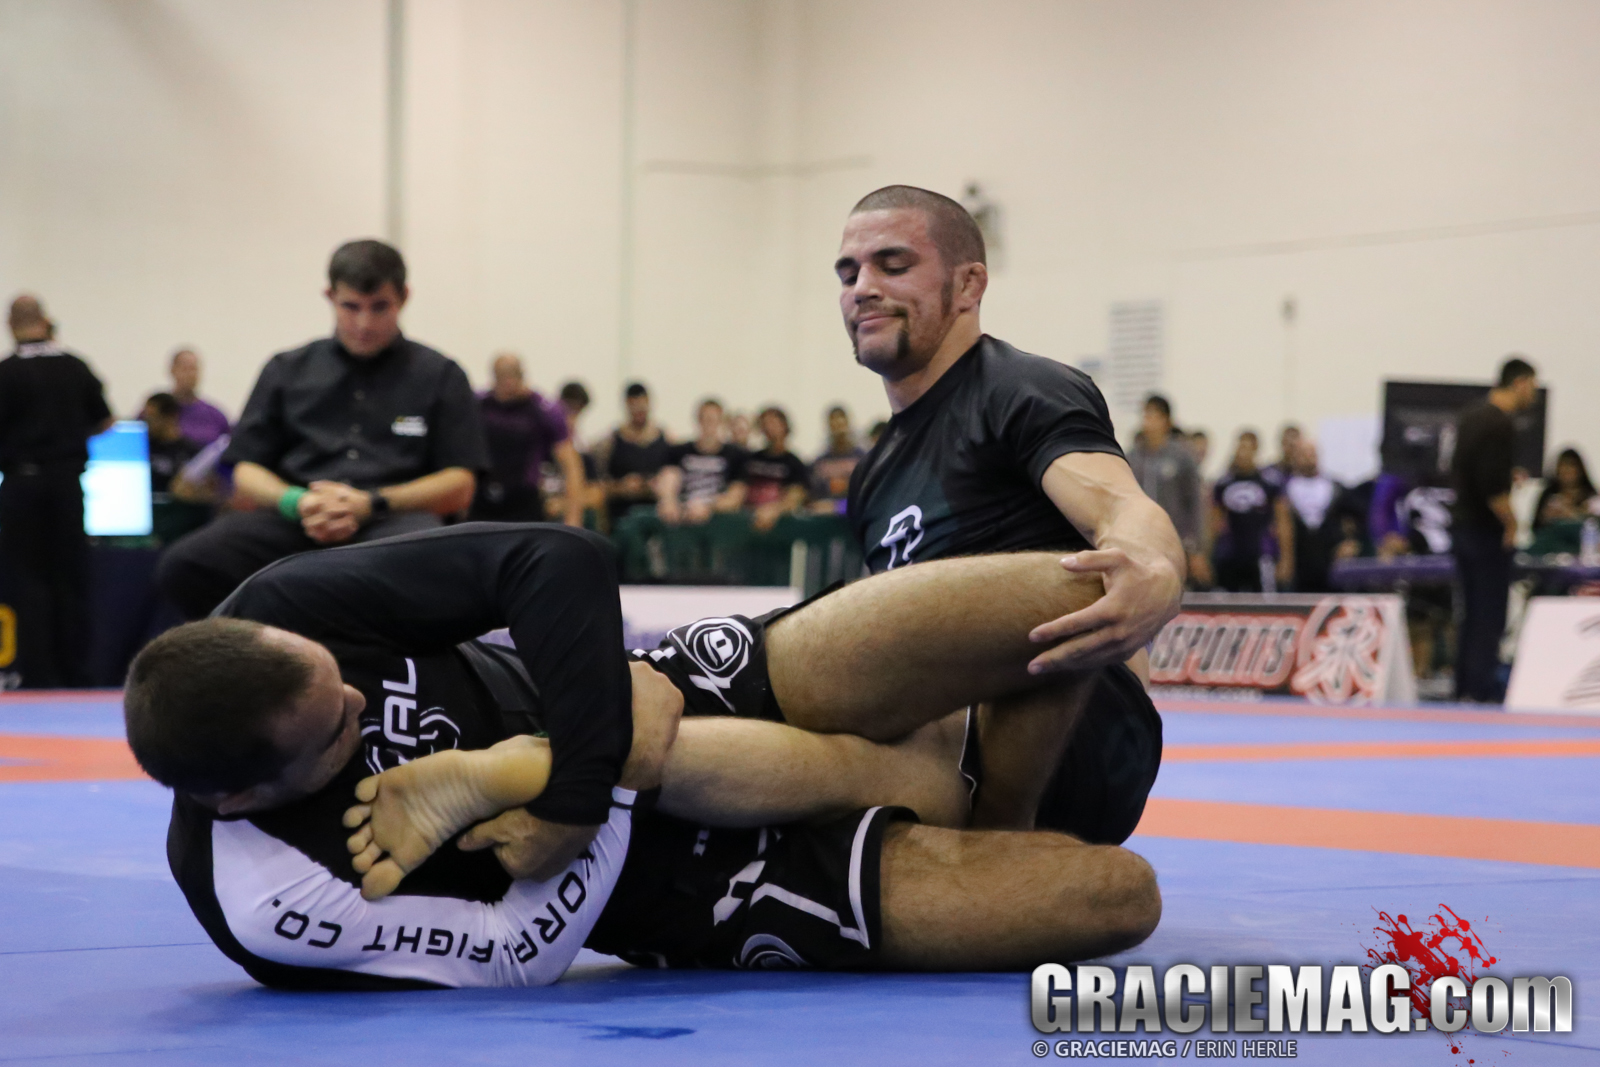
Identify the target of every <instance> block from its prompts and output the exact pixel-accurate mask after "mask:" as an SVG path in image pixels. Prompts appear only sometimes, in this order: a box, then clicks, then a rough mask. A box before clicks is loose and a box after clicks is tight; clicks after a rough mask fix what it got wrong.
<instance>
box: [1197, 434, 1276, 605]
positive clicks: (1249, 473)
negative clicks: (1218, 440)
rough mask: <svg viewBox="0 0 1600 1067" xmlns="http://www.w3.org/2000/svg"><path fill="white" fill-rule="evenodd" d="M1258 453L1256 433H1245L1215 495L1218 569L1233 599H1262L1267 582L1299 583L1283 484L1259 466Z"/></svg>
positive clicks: (1219, 581)
mask: <svg viewBox="0 0 1600 1067" xmlns="http://www.w3.org/2000/svg"><path fill="white" fill-rule="evenodd" d="M1258 447H1259V438H1257V437H1256V434H1255V431H1254V430H1244V431H1242V432H1240V434H1239V442H1238V444H1237V445H1235V446H1234V452H1233V463H1232V464H1230V465H1229V467H1228V470H1227V473H1225V474H1224V475H1223V476H1222V477H1221V478H1218V479H1217V483H1216V485H1215V486H1213V487H1212V490H1211V526H1212V530H1213V531H1214V533H1215V535H1216V539H1215V547H1214V548H1213V552H1214V553H1215V558H1214V560H1213V567H1214V569H1215V571H1216V577H1217V584H1218V585H1220V586H1221V587H1222V588H1224V589H1226V590H1228V591H1229V592H1232V593H1259V592H1261V591H1262V590H1263V589H1264V588H1265V587H1266V585H1267V581H1266V580H1267V579H1268V578H1274V579H1275V581H1276V585H1282V586H1283V587H1285V588H1287V587H1288V585H1289V580H1290V579H1291V578H1293V577H1294V518H1293V514H1292V513H1291V512H1290V510H1289V502H1288V499H1287V498H1286V497H1285V496H1284V495H1283V484H1284V483H1283V482H1281V481H1278V480H1276V479H1274V478H1272V477H1269V476H1268V474H1267V472H1266V471H1264V470H1262V469H1261V468H1259V467H1257V466H1256V449H1257V448H1258ZM1274 559H1276V564H1274V563H1273V560H1274ZM1276 585H1275V586H1274V588H1273V589H1272V590H1270V591H1272V592H1276V591H1277V589H1276Z"/></svg>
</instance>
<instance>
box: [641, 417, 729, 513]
mask: <svg viewBox="0 0 1600 1067" xmlns="http://www.w3.org/2000/svg"><path fill="white" fill-rule="evenodd" d="M695 421H696V422H698V423H699V425H700V436H698V437H696V438H695V439H694V440H693V441H688V442H685V443H684V444H681V445H673V446H672V448H671V450H670V451H668V453H667V465H666V466H665V467H662V468H661V474H660V476H659V478H658V481H657V484H656V492H657V495H658V496H659V497H660V499H659V500H658V501H657V502H656V512H657V514H659V515H660V516H661V519H662V521H663V522H670V523H678V522H686V523H690V524H698V523H703V522H705V521H706V520H707V519H709V518H711V516H712V514H713V513H715V512H719V511H738V510H739V508H740V507H742V506H743V505H744V497H745V484H744V482H742V481H740V480H739V477H740V473H741V467H742V465H743V463H744V452H743V451H742V450H741V449H740V448H739V447H738V446H737V445H734V444H730V443H729V442H727V441H725V440H723V438H722V402H721V401H719V400H715V399H712V398H711V397H707V398H706V399H704V400H702V401H700V406H699V408H697V409H696V410H695Z"/></svg>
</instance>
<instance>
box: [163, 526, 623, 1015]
mask: <svg viewBox="0 0 1600 1067" xmlns="http://www.w3.org/2000/svg"><path fill="white" fill-rule="evenodd" d="M610 551H611V550H610V548H609V546H607V545H606V544H605V543H604V542H603V541H601V540H600V539H599V538H597V537H594V536H593V535H590V534H586V533H584V532H582V531H577V530H572V529H569V528H566V527H562V526H544V525H537V526H535V525H526V526H510V525H494V524H487V523H475V524H470V525H465V526H457V527H454V528H452V529H449V530H438V531H429V532H426V533H420V534H413V535H409V536H406V537H399V538H393V539H389V540H384V541H378V542H373V543H371V544H366V545H358V546H351V547H349V548H339V549H333V550H329V551H322V552H315V553H307V554H305V555H301V556H295V557H292V558H290V559H287V560H283V561H281V562H279V563H276V564H274V565H272V566H271V567H268V568H266V569H264V570H263V571H261V572H260V573H259V574H257V575H256V576H255V577H253V578H251V579H250V580H249V581H247V582H246V583H245V584H244V585H243V586H241V587H240V588H239V590H238V591H237V592H235V593H234V595H233V596H231V597H230V598H229V599H228V600H227V601H225V602H224V603H223V604H222V606H221V607H219V608H218V609H217V612H218V614H220V615H227V616H231V617H236V618H246V619H252V620H255V621H258V622H263V623H267V624H269V625H273V626H278V627H281V628H283V629H287V630H292V631H294V632H296V633H299V634H302V635H304V636H306V637H310V638H312V639H314V640H318V641H321V642H323V643H324V644H325V645H326V646H327V647H328V648H329V649H330V651H332V652H333V653H334V656H335V658H336V659H337V660H338V663H339V668H340V673H341V675H342V677H343V678H344V680H345V682H347V683H348V684H350V685H353V686H355V687H356V688H357V689H359V690H361V692H362V693H363V695H364V696H365V697H366V698H367V706H366V709H365V710H364V711H363V712H362V715H361V740H362V743H361V747H360V748H359V749H358V750H357V752H356V753H355V755H354V756H353V757H352V758H351V760H350V762H349V763H348V764H347V765H346V766H345V767H344V769H343V770H342V771H341V772H340V773H339V775H338V776H337V777H336V778H335V779H334V780H333V781H332V782H330V783H329V784H328V785H327V786H326V787H324V788H323V789H322V790H320V791H319V792H317V793H315V794H313V795H312V796H309V797H306V798H304V799H302V800H299V801H296V802H295V803H293V804H290V805H287V806H285V807H282V808H277V809H274V810H272V811H268V812H261V813H257V814H253V815H249V816H246V817H243V818H232V819H228V818H219V817H217V816H215V815H214V814H213V813H212V812H210V811H209V810H208V809H206V808H204V807H203V806H201V805H200V804H198V803H196V802H195V801H193V800H192V799H190V798H189V797H186V796H184V795H183V794H178V795H177V796H176V797H175V799H174V802H173V814H172V824H171V827H170V828H169V831H168V835H167V855H168V862H169V863H170V865H171V867H172V872H173V876H174V877H175V878H176V879H177V881H178V885H179V887H180V888H181V889H182V890H183V893H184V896H185V897H186V898H187V899H188V902H189V905H190V907H191V909H192V910H193V911H194V913H195V916H196V918H198V919H199V920H200V923H201V925H202V926H203V927H204V928H205V930H206V932H207V933H208V934H209V935H210V936H211V938H212V940H213V941H214V942H215V943H216V945H217V947H218V948H220V949H221V950H222V951H223V952H224V954H226V955H227V956H228V957H229V958H230V959H232V960H233V961H234V962H236V963H238V964H240V965H241V966H242V967H244V968H245V970H246V971H248V972H249V973H250V975H251V976H252V977H253V978H255V979H256V980H257V981H260V982H262V983H264V984H267V985H272V986H278V987H286V988H299V989H308V988H309V989H350V988H366V989H374V988H396V987H397V986H402V987H403V986H474V985H493V986H503V985H538V984H544V983H547V982H553V981H555V980H556V979H557V978H559V977H560V976H561V974H562V973H563V972H564V971H565V970H566V968H567V966H568V965H569V964H570V963H571V961H572V959H573V957H574V956H575V955H576V954H577V952H578V949H579V948H580V947H582V945H583V942H584V939H585V938H586V937H587V936H588V933H589V930H590V929H591V928H592V927H593V925H594V923H595V921H596V920H597V919H598V918H599V915H600V912H601V911H602V910H603V909H604V907H605V905H606V903H607V901H608V899H609V898H610V895H611V891H612V888H613V887H614V885H615V883H616V879H617V877H618V874H619V873H620V871H621V868H622V864H623V861H624V859H625V857H626V854H627V848H628V842H629V840H630V833H631V824H632V820H631V806H632V803H633V800H634V796H633V794H632V793H631V792H630V791H628V790H625V789H621V788H613V786H614V783H615V781H616V778H617V776H618V774H619V773H620V770H621V765H622V762H623V759H624V758H625V756H626V754H627V751H628V749H629V747H630V746H631V745H632V710H631V708H632V687H631V683H630V680H629V674H628V668H627V657H626V654H625V652H624V651H623V646H622V618H621V608H620V605H619V603H618V600H617V590H616V581H615V577H614V574H613V569H612V562H611V554H610ZM501 626H506V627H509V628H510V630H511V634H512V636H513V639H514V640H515V641H516V643H517V651H516V652H512V651H510V650H508V649H505V648H500V647H495V646H490V645H484V644H482V643H480V642H477V641H473V640H467V639H469V638H472V637H475V636H476V635H478V634H481V633H484V632H486V631H488V630H491V629H495V628H498V627H501ZM540 728H544V729H546V730H548V732H549V733H550V735H551V747H552V753H553V755H554V764H555V767H556V768H557V771H556V773H555V774H552V778H551V789H550V790H547V791H546V793H545V794H544V795H543V796H541V797H540V800H539V802H535V803H534V804H531V805H529V809H530V810H532V811H534V812H535V813H536V814H542V813H543V812H544V806H543V804H542V803H541V802H543V801H545V800H546V799H547V798H548V797H549V796H550V794H551V792H552V791H554V789H555V787H556V784H557V777H556V775H557V774H564V775H565V777H564V779H562V780H563V781H564V782H565V783H566V784H565V785H564V787H563V791H562V798H563V801H562V804H561V805H559V806H558V807H557V811H559V812H561V813H563V814H567V813H570V814H571V815H573V816H575V818H574V820H573V821H581V822H585V823H599V824H603V825H602V826H601V829H600V833H599V835H598V836H597V837H596V838H595V841H594V843H593V844H592V845H591V846H590V847H589V848H588V849H587V850H585V852H584V853H583V854H582V855H580V856H579V857H578V859H576V860H574V861H573V863H572V864H571V865H570V866H569V867H568V868H567V869H566V871H564V872H563V873H562V874H560V875H558V876H557V877H555V878H553V879H551V880H549V881H546V882H530V881H516V882H514V881H512V879H511V878H510V877H509V876H508V875H507V874H506V873H505V871H504V870H503V869H502V868H501V867H500V864H499V861H498V860H496V859H495V858H494V854H493V852H491V851H484V852H476V853H462V852H460V851H459V850H457V849H455V848H454V847H453V845H450V844H447V845H445V846H444V848H442V849H441V850H440V851H439V852H438V853H436V854H435V855H434V856H432V857H430V858H429V859H428V860H427V861H426V862H425V863H424V864H423V865H422V866H421V867H419V868H418V869H417V870H416V871H414V872H413V873H412V874H411V875H409V876H408V877H407V878H406V880H405V882H404V883H402V885H401V887H400V889H399V891H398V892H396V893H395V894H394V895H393V896H390V897H388V898H385V899H384V900H380V901H376V902H368V901H365V900H363V899H362V898H361V895H360V892H359V885H360V881H359V878H358V877H357V875H356V874H355V871H354V869H353V868H352V867H351V866H350V855H349V852H348V851H347V849H346V848H345V845H344V841H345V838H346V837H347V835H348V833H349V831H347V830H346V829H344V827H343V826H342V825H341V824H340V816H341V815H342V814H343V812H344V809H345V808H347V807H349V806H350V804H351V803H353V801H354V792H353V790H354V788H355V784H356V783H357V782H358V781H360V780H361V779H362V778H363V777H365V776H366V775H368V774H372V773H376V772H377V771H379V770H381V769H383V768H385V767H391V766H395V765H396V764H398V763H400V762H404V761H407V760H410V759H415V758H417V757H419V756H423V755H427V754H429V753H431V752H436V751H441V750H444V749H448V748H465V749H478V748H485V747H487V746H489V745H492V744H494V743H495V742H497V741H499V740H502V739H504V738H506V737H509V736H511V735H513V734H518V733H530V732H533V731H535V730H538V729H540ZM597 793H598V794H599V796H600V797H602V798H603V800H602V801H601V803H602V804H603V806H602V807H600V808H599V809H598V810H597V808H596V803H595V798H596V794H597Z"/></svg>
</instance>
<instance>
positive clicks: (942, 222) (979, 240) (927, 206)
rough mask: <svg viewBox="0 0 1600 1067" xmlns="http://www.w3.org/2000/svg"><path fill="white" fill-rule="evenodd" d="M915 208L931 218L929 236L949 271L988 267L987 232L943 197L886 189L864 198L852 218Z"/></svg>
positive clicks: (904, 188)
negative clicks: (865, 213) (970, 265)
mask: <svg viewBox="0 0 1600 1067" xmlns="http://www.w3.org/2000/svg"><path fill="white" fill-rule="evenodd" d="M900 208H911V209H912V210H915V211H920V212H922V213H923V214H924V215H926V216H927V218H928V236H929V237H931V238H932V239H933V243H934V245H935V246H937V247H938V249H939V257H940V258H941V259H942V260H944V265H945V266H946V267H959V266H961V265H962V264H963V263H983V264H985V265H987V264H988V259H987V258H986V254H985V252H984V247H983V231H981V230H979V229H978V224H977V223H976V222H975V221H973V218H972V216H971V215H970V214H968V213H967V209H966V208H964V207H962V206H961V205H960V204H958V203H956V202H955V201H954V200H952V199H950V198H949V197H948V196H945V195H943V194H942V193H935V192H932V191H931V190H928V189H919V188H917V187H916V186H915V185H885V186H884V187H883V188H882V189H877V190H874V191H873V192H870V193H868V194H867V195H866V196H864V197H862V198H861V199H860V200H859V201H858V202H857V203H856V206H855V207H853V208H851V209H850V214H852V215H859V214H861V213H862V212H863V211H894V210H897V209H900Z"/></svg>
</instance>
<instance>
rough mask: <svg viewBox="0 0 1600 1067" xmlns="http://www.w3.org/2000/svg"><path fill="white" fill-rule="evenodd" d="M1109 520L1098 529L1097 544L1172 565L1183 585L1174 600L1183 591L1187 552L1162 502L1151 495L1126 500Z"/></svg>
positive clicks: (1176, 592)
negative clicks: (1158, 501) (1158, 559)
mask: <svg viewBox="0 0 1600 1067" xmlns="http://www.w3.org/2000/svg"><path fill="white" fill-rule="evenodd" d="M1107 518H1108V521H1107V522H1106V523H1105V524H1104V525H1103V526H1102V527H1101V528H1100V529H1099V530H1097V531H1095V539H1094V544H1095V547H1096V548H1120V549H1122V550H1123V551H1124V552H1126V553H1128V555H1130V556H1144V557H1157V558H1160V559H1164V560H1166V561H1167V562H1168V563H1170V564H1171V565H1172V568H1173V570H1174V572H1176V574H1177V576H1178V581H1179V583H1180V588H1179V589H1177V590H1175V591H1174V603H1176V598H1177V596H1179V595H1181V593H1182V589H1181V583H1182V581H1183V574H1184V566H1185V563H1186V559H1187V557H1186V555H1185V553H1184V551H1183V542H1182V541H1180V540H1179V539H1178V532H1177V530H1176V529H1174V528H1173V525H1172V520H1171V519H1170V518H1168V517H1167V513H1166V512H1165V511H1163V510H1162V509H1161V505H1159V504H1157V503H1156V502H1155V501H1153V500H1151V499H1150V498H1149V497H1139V498H1138V499H1134V500H1129V501H1127V502H1126V503H1125V504H1124V505H1123V506H1122V507H1119V508H1117V509H1116V510H1115V511H1114V512H1112V514H1110V515H1109V516H1108V517H1107Z"/></svg>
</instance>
